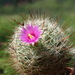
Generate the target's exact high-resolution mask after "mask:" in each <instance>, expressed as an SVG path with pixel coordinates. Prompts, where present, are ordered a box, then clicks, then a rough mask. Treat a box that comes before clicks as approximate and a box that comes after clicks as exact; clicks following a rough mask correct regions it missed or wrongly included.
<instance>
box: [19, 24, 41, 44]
mask: <svg viewBox="0 0 75 75" xmlns="http://www.w3.org/2000/svg"><path fill="white" fill-rule="evenodd" d="M41 34H42V31H41V30H40V29H39V27H38V26H37V25H32V24H29V25H27V26H26V28H22V31H21V34H20V38H21V40H22V42H26V43H30V44H34V43H35V42H37V41H38V40H39V38H40V35H41Z"/></svg>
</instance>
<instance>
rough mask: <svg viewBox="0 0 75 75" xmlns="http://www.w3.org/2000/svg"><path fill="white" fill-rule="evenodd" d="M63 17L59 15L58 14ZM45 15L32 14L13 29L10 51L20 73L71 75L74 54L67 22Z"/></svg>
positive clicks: (26, 74)
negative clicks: (68, 66)
mask: <svg viewBox="0 0 75 75" xmlns="http://www.w3.org/2000/svg"><path fill="white" fill-rule="evenodd" d="M59 17H60V16H59ZM59 17H58V19H57V20H56V21H53V20H52V19H50V18H49V17H46V16H44V17H43V15H42V16H41V17H40V15H32V14H31V16H29V17H28V18H27V19H26V20H24V23H23V24H19V25H18V26H16V27H15V29H14V34H13V35H12V36H11V37H12V39H11V40H10V41H11V42H10V44H9V45H8V49H9V50H8V52H9V54H10V55H11V59H12V61H13V66H14V67H15V69H16V70H17V72H18V73H19V75H70V72H69V71H68V68H67V64H68V63H69V61H70V60H71V59H72V57H73V51H74V48H73V46H74V45H71V44H70V45H69V42H70V41H69V37H71V36H72V35H73V34H74V33H72V34H67V31H68V29H69V28H68V27H67V26H68V25H67V24H66V25H63V26H61V25H59V24H58V20H59Z"/></svg>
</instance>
